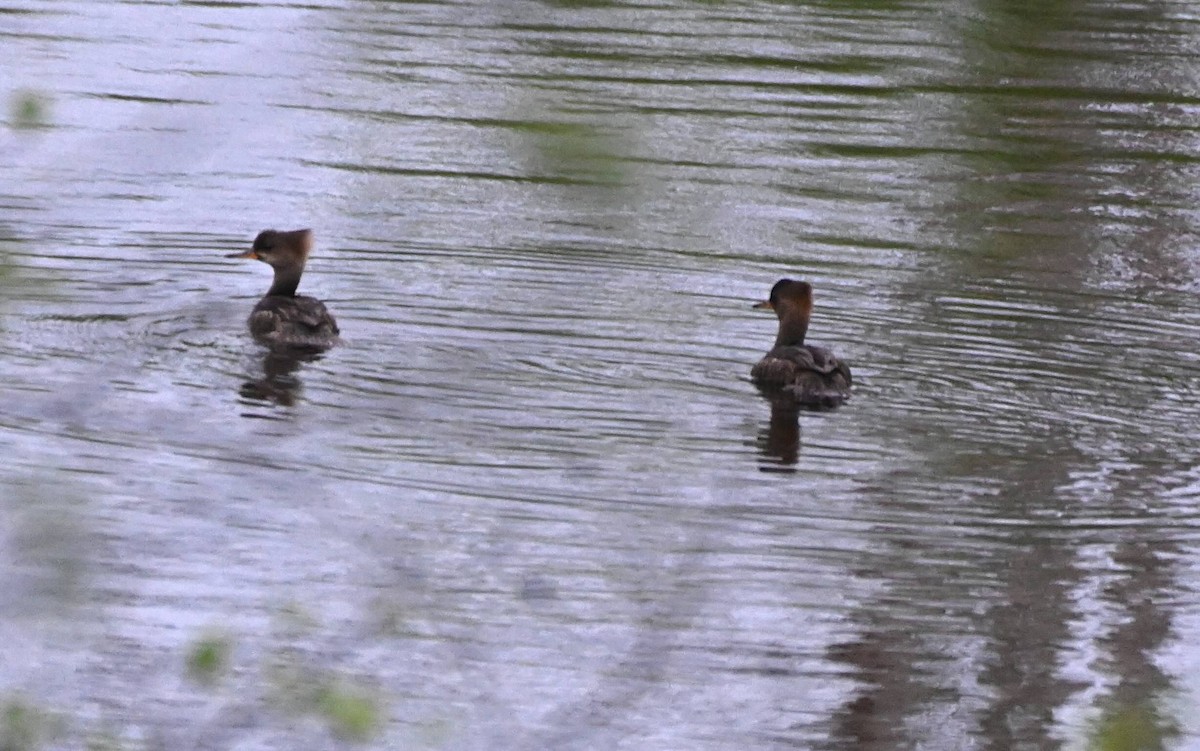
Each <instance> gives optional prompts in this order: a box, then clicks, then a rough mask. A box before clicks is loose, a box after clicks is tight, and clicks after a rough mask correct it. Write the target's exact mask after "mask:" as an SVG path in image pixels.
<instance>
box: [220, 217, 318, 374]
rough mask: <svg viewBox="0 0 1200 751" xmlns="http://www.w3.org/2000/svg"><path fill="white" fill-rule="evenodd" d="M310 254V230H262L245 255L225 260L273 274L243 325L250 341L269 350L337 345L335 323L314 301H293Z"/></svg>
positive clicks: (234, 255)
mask: <svg viewBox="0 0 1200 751" xmlns="http://www.w3.org/2000/svg"><path fill="white" fill-rule="evenodd" d="M311 250H312V230H307V229H298V230H292V231H291V232H277V231H275V230H273V229H269V230H265V231H263V232H260V233H259V234H258V237H256V238H254V245H253V246H252V247H251V248H250V250H248V251H246V252H244V253H233V254H231V255H230V256H228V257H229V258H253V259H256V260H259V261H262V262H264V263H266V264H268V265H270V266H271V268H272V269H274V270H275V280H274V282H273V283H272V284H271V288H270V289H269V290H267V294H266V296H265V297H263V299H261V300H259V301H258V304H257V305H255V306H254V310H253V311H252V312H251V313H250V318H249V320H248V321H247V325H248V326H249V328H250V333H251V334H253V335H254V338H255V339H257V340H259V341H260V342H262V343H264V344H266V345H267V346H269V347H271V348H272V349H292V350H308V351H314V350H316V351H320V350H325V349H328V348H330V347H332V346H333V345H334V344H336V343H337V342H338V326H337V321H335V320H334V319H333V316H332V315H331V314H330V313H329V311H328V310H327V309H326V308H325V303H323V302H321V301H320V300H318V299H316V298H315V297H307V296H305V295H297V294H296V288H297V287H298V286H300V276H301V274H303V273H304V264H305V263H306V262H307V261H308V254H309V251H311Z"/></svg>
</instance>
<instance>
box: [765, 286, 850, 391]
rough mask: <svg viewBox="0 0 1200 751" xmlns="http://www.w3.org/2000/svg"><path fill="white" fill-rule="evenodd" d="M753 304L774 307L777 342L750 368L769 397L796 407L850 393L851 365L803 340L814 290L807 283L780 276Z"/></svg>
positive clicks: (810, 314) (811, 307)
mask: <svg viewBox="0 0 1200 751" xmlns="http://www.w3.org/2000/svg"><path fill="white" fill-rule="evenodd" d="M754 307H755V308H765V309H768V310H773V311H775V315H776V316H778V318H779V333H778V334H777V335H776V336H775V346H774V347H773V348H772V349H771V351H770V352H768V353H767V354H766V355H765V356H764V357H763V359H761V360H759V361H758V364H756V365H755V366H754V368H753V369H752V370H751V371H750V377H751V379H753V380H754V383H755V384H756V385H758V387H759V388H760V389H761V390H762V391H763V392H764V393H766V394H767V395H768V396H770V397H771V398H772V399H773V401H782V402H787V403H792V404H795V405H796V406H797V407H810V408H822V407H836V406H837V405H839V404H841V403H842V402H844V401H846V400H847V399H849V398H850V382H851V381H850V366H848V365H846V363H844V362H842V361H841V360H839V359H837V357H836V356H834V354H833V352H831V351H829V350H828V349H825V348H823V347H814V346H813V345H811V344H805V343H804V336H805V335H806V334H807V333H808V321H809V318H811V317H812V309H813V290H812V285H811V284H809V283H808V282H800V281H796V280H794V279H780V280H779V281H778V282H776V283H775V286H774V287H772V288H771V295H770V297H769V298H768V299H767V300H764V301H763V302H760V303H756V304H755V305H754Z"/></svg>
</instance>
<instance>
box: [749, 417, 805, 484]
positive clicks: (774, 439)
mask: <svg viewBox="0 0 1200 751" xmlns="http://www.w3.org/2000/svg"><path fill="white" fill-rule="evenodd" d="M758 450H759V451H760V452H762V461H761V462H760V463H759V468H760V469H761V470H762V471H763V472H794V471H795V466H796V462H797V460H798V459H799V458H800V410H799V409H798V408H797V407H795V406H793V405H790V404H777V403H774V402H772V403H771V418H770V419H769V420H768V421H767V427H766V429H764V430H760V431H759V433H758Z"/></svg>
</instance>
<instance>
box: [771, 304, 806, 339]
mask: <svg viewBox="0 0 1200 751" xmlns="http://www.w3.org/2000/svg"><path fill="white" fill-rule="evenodd" d="M778 313H779V334H778V335H776V337H775V346H776V347H798V346H800V345H801V344H804V336H805V335H806V334H807V333H808V319H809V318H810V317H811V316H812V299H811V298H810V299H808V300H803V301H801V302H800V303H798V304H793V305H787V306H785V307H783V308H781V309H779V311H778Z"/></svg>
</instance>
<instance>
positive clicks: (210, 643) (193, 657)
mask: <svg viewBox="0 0 1200 751" xmlns="http://www.w3.org/2000/svg"><path fill="white" fill-rule="evenodd" d="M232 651H233V645H232V643H231V642H230V640H229V638H228V637H226V636H222V635H217V634H213V635H209V636H205V637H202V638H201V639H199V640H198V641H197V642H196V643H195V644H193V645H192V648H191V649H190V650H189V651H188V656H187V672H188V676H190V677H191V679H192V680H194V681H196V682H197V683H201V684H204V685H206V686H212V685H214V684H215V683H216V682H217V681H218V680H220V678H221V676H222V675H223V674H224V673H225V671H226V669H227V668H228V667H229V655H230V652H232Z"/></svg>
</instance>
